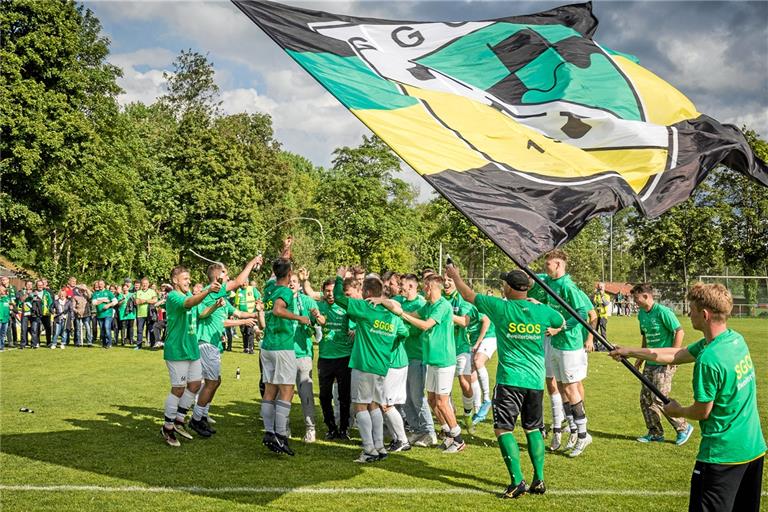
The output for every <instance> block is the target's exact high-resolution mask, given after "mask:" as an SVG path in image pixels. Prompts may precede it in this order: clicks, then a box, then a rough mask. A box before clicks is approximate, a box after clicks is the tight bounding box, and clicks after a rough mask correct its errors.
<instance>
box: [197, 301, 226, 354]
mask: <svg viewBox="0 0 768 512" xmlns="http://www.w3.org/2000/svg"><path fill="white" fill-rule="evenodd" d="M222 288H223V287H222ZM206 289H208V287H207V286H206ZM217 300H218V298H217V297H215V296H214V295H213V294H208V295H206V296H205V298H204V299H203V302H201V303H200V304H198V306H197V314H198V317H197V342H198V343H209V344H211V345H213V346H214V347H216V348H218V349H219V352H224V345H223V344H222V343H221V335H222V334H224V321H225V320H226V319H227V318H229V317H230V316H232V315H233V314H234V313H235V307H234V306H233V305H232V304H230V303H229V302H228V301H227V302H225V303H224V306H223V307H220V308H217V309H216V310H215V311H214V312H213V313H211V314H210V315H208V316H206V317H202V316H200V314H201V313H202V312H203V311H205V310H206V309H208V308H209V307H211V306H213V305H214V304H215V303H216V301H217Z"/></svg>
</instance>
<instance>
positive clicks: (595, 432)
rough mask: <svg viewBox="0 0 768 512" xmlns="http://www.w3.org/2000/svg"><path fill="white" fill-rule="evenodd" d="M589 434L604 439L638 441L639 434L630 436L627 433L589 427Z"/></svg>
mask: <svg viewBox="0 0 768 512" xmlns="http://www.w3.org/2000/svg"><path fill="white" fill-rule="evenodd" d="M589 434H590V435H591V436H592V437H600V438H603V439H620V440H622V441H635V442H637V438H638V436H628V435H625V434H616V433H614V432H601V431H599V430H593V429H589Z"/></svg>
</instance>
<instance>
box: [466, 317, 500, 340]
mask: <svg viewBox="0 0 768 512" xmlns="http://www.w3.org/2000/svg"><path fill="white" fill-rule="evenodd" d="M485 317H486V315H484V314H482V313H480V311H478V312H477V317H476V318H474V319H472V318H470V323H469V327H468V328H467V334H468V335H469V346H470V347H474V346H475V343H477V338H479V337H480V329H481V328H482V327H483V318H485ZM495 337H496V328H495V327H494V326H493V322H491V323H490V324H489V325H488V329H487V330H486V331H485V336H483V339H486V338H495Z"/></svg>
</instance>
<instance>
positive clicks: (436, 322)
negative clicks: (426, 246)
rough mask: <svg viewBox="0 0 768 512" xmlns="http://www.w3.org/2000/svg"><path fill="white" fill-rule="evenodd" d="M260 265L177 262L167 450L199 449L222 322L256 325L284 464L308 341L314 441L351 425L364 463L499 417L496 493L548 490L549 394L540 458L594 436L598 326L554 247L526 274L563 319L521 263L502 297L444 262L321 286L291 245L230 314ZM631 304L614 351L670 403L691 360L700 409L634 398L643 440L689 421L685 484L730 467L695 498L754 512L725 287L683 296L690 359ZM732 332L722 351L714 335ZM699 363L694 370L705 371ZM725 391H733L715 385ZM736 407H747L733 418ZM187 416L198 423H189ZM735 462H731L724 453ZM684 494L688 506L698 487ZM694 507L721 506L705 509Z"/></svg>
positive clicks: (303, 389)
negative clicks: (623, 342)
mask: <svg viewBox="0 0 768 512" xmlns="http://www.w3.org/2000/svg"><path fill="white" fill-rule="evenodd" d="M261 264H262V259H261V256H259V257H257V258H254V259H253V260H252V261H250V262H249V263H248V264H247V265H246V266H245V268H244V269H243V271H242V272H241V273H240V274H239V275H238V276H237V277H236V278H234V279H229V278H228V275H227V269H226V267H225V266H224V265H222V264H220V263H214V264H212V265H210V266H209V268H208V272H207V277H208V280H209V284H208V285H207V286H205V287H203V288H202V289H201V290H199V292H198V293H194V294H193V293H191V292H190V275H189V272H188V271H187V270H186V269H185V268H182V267H177V268H175V269H174V270H173V271H172V273H171V280H172V283H173V286H174V290H173V291H172V292H170V293H169V294H168V297H167V301H166V311H167V339H166V342H165V346H164V358H165V360H166V364H167V367H168V371H169V374H170V379H171V392H170V393H169V395H168V397H167V399H166V402H165V414H164V416H165V421H164V424H163V427H162V434H163V437H164V439H165V441H166V442H167V443H168V444H169V445H171V446H179V445H180V443H179V440H178V437H182V438H186V439H192V435H191V434H190V433H189V431H188V430H187V428H190V429H192V430H194V431H195V432H196V433H197V434H198V435H200V436H202V437H210V436H211V435H212V434H214V433H215V432H216V430H215V429H214V428H213V426H212V423H213V421H212V420H211V419H210V417H209V415H208V410H209V407H210V404H211V401H212V400H213V398H214V395H215V392H216V389H217V388H218V386H219V385H220V382H221V353H222V351H223V347H222V343H221V339H222V335H223V333H224V330H225V328H226V327H230V326H234V325H242V326H248V327H255V328H256V329H257V330H259V331H261V332H263V338H262V341H261V344H260V359H259V364H260V369H261V379H262V380H261V384H262V389H261V391H262V401H261V418H262V420H263V424H264V437H263V444H264V446H265V447H267V448H268V449H269V450H271V451H273V452H275V453H278V454H287V455H295V453H294V451H293V449H292V448H291V446H290V444H289V438H290V437H291V434H290V427H289V418H290V414H291V404H292V401H293V398H294V393H295V392H296V391H298V395H299V398H300V402H301V412H302V416H303V419H304V423H305V427H306V431H305V434H304V438H303V439H304V441H305V442H314V441H315V440H316V435H317V433H316V426H315V411H314V394H313V381H312V369H313V360H314V345H315V344H317V345H318V346H319V353H318V363H317V375H318V378H319V398H320V406H321V410H322V415H323V421H324V423H325V425H326V429H327V430H326V433H325V438H326V439H328V440H332V439H339V440H349V439H350V434H349V429H350V427H351V426H352V423H353V422H354V425H355V426H356V428H357V430H358V432H359V436H360V439H361V441H362V452H361V453H360V455H359V457H358V458H357V459H355V462H357V463H371V462H375V461H380V460H383V459H385V458H387V457H388V455H389V454H390V453H393V452H402V451H407V450H410V449H412V447H414V446H415V447H424V448H426V447H431V446H439V449H440V450H442V452H443V453H446V454H456V453H459V452H462V451H463V450H465V449H466V448H467V443H466V442H465V440H464V438H463V437H462V433H463V432H464V433H465V435H466V431H469V432H471V431H472V430H473V428H474V426H475V425H477V424H478V423H480V422H482V421H484V420H485V419H486V417H487V415H488V413H489V412H490V411H491V409H492V411H493V426H494V432H495V434H496V436H497V439H498V443H499V447H500V450H501V454H502V458H503V461H504V463H505V465H506V467H507V470H508V472H509V475H510V485H509V486H508V487H507V489H506V490H505V491H504V493H502V497H505V498H516V497H519V496H521V495H523V494H525V493H530V494H543V493H544V492H545V491H546V487H545V483H544V459H545V452H546V446H545V435H546V434H547V431H546V430H545V428H544V414H543V397H544V392H545V390H546V392H547V393H548V394H549V397H550V402H551V405H552V434H551V440H550V445H549V449H550V450H551V451H563V452H567V453H568V455H569V456H570V457H578V456H579V455H581V454H582V453H584V451H585V450H586V449H587V447H588V446H589V445H590V443H591V442H592V438H591V436H590V435H589V433H588V430H587V413H586V407H585V404H584V402H585V391H584V386H583V381H584V379H585V378H586V377H587V371H588V358H587V352H590V351H592V350H593V348H594V340H593V335H592V333H591V331H592V330H593V329H587V328H585V324H586V323H589V324H591V325H592V326H593V327H594V326H595V325H596V324H597V315H596V314H595V311H594V305H593V304H592V301H591V300H590V299H589V297H587V296H586V294H584V292H582V291H581V290H580V289H579V287H578V286H577V285H576V284H575V283H574V282H573V280H572V279H571V278H570V276H569V275H568V274H567V273H566V268H567V255H566V254H565V253H564V252H563V251H559V250H555V251H552V252H550V253H548V254H547V255H546V256H545V265H546V274H541V275H539V276H537V277H538V278H539V279H538V280H539V281H541V282H542V283H545V285H546V286H548V287H549V288H551V289H552V290H553V291H554V292H555V293H556V294H557V295H559V296H560V297H561V298H562V300H563V301H564V302H565V303H566V304H567V305H568V306H569V307H568V308H566V307H564V306H563V305H562V304H561V303H560V302H558V301H557V300H554V299H553V298H552V297H551V296H550V295H549V294H548V293H545V290H544V289H543V288H542V287H541V286H539V285H538V284H536V282H535V281H534V280H533V279H531V278H530V277H529V276H528V275H527V274H526V273H525V272H523V271H521V270H513V271H511V272H507V273H503V274H502V275H501V280H502V293H503V297H494V296H491V295H484V294H478V293H476V292H475V291H474V290H473V289H472V288H471V287H470V286H469V285H467V284H466V283H465V282H464V280H463V279H462V277H461V275H460V272H459V269H458V268H457V267H456V266H454V265H452V264H449V265H448V266H447V267H446V270H445V274H444V275H439V274H438V273H436V272H435V271H434V270H432V269H425V270H424V271H423V272H422V273H421V276H420V277H419V276H416V275H415V274H404V275H399V274H393V273H385V274H384V275H381V276H379V275H378V274H373V273H366V272H365V271H364V270H363V269H362V268H359V267H350V268H347V267H340V268H339V269H338V271H337V275H336V276H335V278H333V279H328V280H326V281H325V282H324V283H323V284H322V288H321V291H319V292H316V291H315V290H314V289H313V287H312V285H311V282H310V280H309V273H308V272H307V271H306V270H304V269H300V270H298V271H297V272H294V269H293V264H292V261H291V239H290V238H289V239H287V240H286V242H285V244H284V247H283V250H282V252H281V254H280V256H279V257H278V258H277V259H276V260H274V262H273V263H272V277H271V278H270V279H269V281H267V283H266V285H265V287H264V291H263V296H260V297H259V298H258V299H256V300H254V301H253V302H254V312H251V313H249V312H244V311H239V310H236V308H234V307H233V306H232V305H230V304H229V303H228V302H227V301H226V300H225V297H226V296H227V295H228V294H229V293H230V292H232V291H234V290H236V289H238V288H242V287H243V286H244V284H245V283H247V282H248V277H249V274H250V273H251V271H253V270H254V269H258V268H259V267H260V266H261ZM718 287H719V288H718ZM633 296H634V298H635V300H636V301H637V303H638V305H639V306H640V307H641V308H642V310H641V315H640V324H641V333H642V335H643V348H639V349H628V348H616V349H615V350H614V351H613V352H611V354H610V355H611V356H613V357H615V358H617V359H619V358H622V357H628V356H631V357H636V358H638V363H637V366H638V367H639V366H640V361H642V360H646V361H648V363H647V366H646V369H645V372H644V373H646V374H647V376H649V378H650V379H651V380H652V381H653V382H654V384H656V385H657V386H658V387H660V388H661V389H662V392H663V393H668V392H669V390H670V389H671V378H672V374H673V373H674V366H668V365H675V364H680V363H686V362H695V363H696V367H695V370H694V372H695V374H697V376H698V377H697V378H696V379H698V380H696V379H695V380H694V397H695V399H696V400H697V402H695V403H694V405H692V406H690V407H687V408H686V407H682V406H680V405H679V404H677V402H675V401H671V403H670V404H668V405H666V406H664V405H663V404H662V403H661V402H660V401H659V400H658V399H656V398H655V397H653V396H652V395H650V393H648V395H645V394H644V395H643V396H644V398H643V399H642V400H641V406H642V409H643V414H644V417H645V419H646V424H647V426H648V429H649V431H648V434H647V435H645V436H643V437H641V438H638V441H641V442H646V443H651V442H653V441H660V440H663V428H662V427H661V421H660V419H661V418H663V417H666V418H667V420H669V421H670V423H671V424H672V426H673V428H674V429H675V430H676V433H677V438H676V442H677V444H678V445H680V444H684V443H685V442H686V441H688V439H689V438H690V436H691V433H692V431H693V427H692V426H691V425H690V424H689V423H687V422H686V421H685V418H689V419H698V420H700V421H701V428H702V436H703V438H704V441H702V447H701V451H700V456H699V458H697V468H698V470H699V473H697V472H696V471H694V479H695V477H696V475H697V474H699V475H701V468H700V467H699V464H704V465H708V466H707V467H710V466H718V467H719V466H721V465H728V467H730V468H731V469H730V470H728V471H726V470H722V471H721V472H720V473H717V474H715V473H714V472H707V474H706V477H705V476H701V478H699V480H697V482H698V484H696V485H698V487H696V489H698V491H697V492H698V495H697V496H698V498H697V503H699V504H704V505H706V504H707V503H715V504H717V503H727V501H725V502H719V501H716V500H718V499H721V498H722V499H725V500H731V501H730V503H731V504H733V503H738V504H741V505H744V506H742V507H741V508H739V510H741V509H744V510H752V509H754V510H757V509H756V508H750V507H749V506H747V505H749V504H750V503H752V502H751V501H750V500H754V499H755V494H754V493H755V488H756V489H757V491H756V492H757V495H756V496H757V502H758V503H759V498H760V485H761V475H762V460H763V455H764V452H765V442H764V439H763V436H762V431H761V429H760V422H759V416H758V414H757V404H756V401H755V383H754V369H753V368H752V365H751V359H749V352H748V348H747V346H746V343H745V342H744V340H743V338H741V337H740V336H739V335H738V334H737V333H735V332H734V331H731V330H727V329H725V319H726V318H727V315H728V314H729V313H730V308H732V299H731V298H730V294H729V293H728V291H727V290H726V289H725V288H724V287H722V286H720V285H700V288H697V287H694V288H693V289H692V290H691V294H690V295H689V300H690V301H691V318H692V321H693V323H694V328H696V329H698V330H702V332H704V334H705V339H704V340H702V341H700V342H698V343H696V344H695V345H692V346H690V347H689V348H688V349H686V348H683V347H681V343H682V329H681V328H680V324H679V322H677V319H676V318H675V317H674V315H673V314H672V313H671V312H670V311H668V310H666V309H665V308H664V307H663V306H662V305H660V304H657V303H654V301H653V294H652V290H651V288H650V287H648V286H647V285H639V286H637V287H635V289H633ZM729 300H730V306H729V305H728V304H729V303H728V301H729ZM569 310H571V311H569ZM573 312H575V313H576V314H577V315H578V316H579V317H580V318H579V319H577V318H575V317H574V315H573V314H572V313H573ZM643 312H644V314H643ZM695 315H699V316H700V317H701V318H699V317H698V316H695ZM697 322H698V323H697ZM718 322H720V323H722V327H723V328H722V329H720V330H718V329H719V328H714V327H713V326H715V327H717V325H719V324H718ZM726 335H727V336H728V337H729V338H728V339H729V340H730V341H729V342H728V343H726V342H725V341H723V340H720V338H721V337H723V336H726ZM718 340H720V341H719V343H715V341H718ZM734 345H738V346H737V347H734ZM246 350H247V349H246ZM732 350H735V351H737V352H738V355H739V357H741V360H742V362H743V361H746V360H749V365H743V367H741V368H740V371H739V374H740V375H739V379H738V382H735V381H733V379H731V380H730V381H727V382H726V381H725V380H723V378H722V372H721V371H720V372H719V370H721V369H720V368H719V366H718V359H717V356H718V355H719V354H716V353H715V351H732ZM495 352H498V369H497V372H496V385H495V386H494V387H493V394H492V395H491V391H490V390H491V386H490V382H489V375H488V370H487V368H486V364H487V362H488V361H489V360H490V359H491V358H492V357H493V355H494V353H495ZM729 358H730V355H729ZM745 358H746V359H745ZM728 361H730V359H728ZM721 366H722V365H721ZM700 367H701V368H704V369H702V370H700V371H698V370H699V368H700ZM668 368H671V371H669V370H667V369H668ZM727 370H731V368H730V367H729V368H727ZM750 372H751V373H750ZM749 375H751V377H749ZM750 379H751V380H750ZM456 380H458V382H459V386H458V389H457V390H456V391H457V393H458V392H460V393H461V399H462V400H461V402H462V405H463V417H462V418H461V419H462V421H461V422H460V417H459V414H458V413H459V412H461V411H457V410H456V409H455V408H454V405H453V400H452V392H453V391H454V382H455V381H456ZM201 383H202V384H201ZM726 384H727V386H730V387H729V388H728V389H725V390H723V389H721V388H722V386H723V385H726ZM718 386H720V387H718ZM731 388H733V389H731ZM644 393H646V391H645V390H644ZM699 400H701V401H702V402H699ZM734 402H737V403H738V404H740V405H739V408H738V409H735V408H734V407H736V406H735V405H734ZM701 403H705V405H706V406H707V407H703V406H702V405H701ZM702 407H703V408H702ZM190 409H192V418H191V420H190V421H189V423H187V422H186V416H187V414H188V412H189V410H190ZM734 411H738V412H734ZM734 415H736V416H738V418H736V416H734ZM518 417H519V418H520V423H521V426H522V429H523V431H524V433H525V436H526V440H527V448H528V454H529V457H530V460H531V463H532V466H533V475H532V478H531V479H530V485H529V484H528V483H527V482H526V480H525V478H524V476H523V474H522V469H521V464H520V448H519V446H518V444H517V441H516V439H515V436H514V435H513V430H514V428H515V425H516V423H517V420H518ZM729 419H730V420H732V421H735V422H737V423H738V424H739V425H740V430H739V435H742V436H743V435H747V434H748V435H750V436H751V437H750V439H751V440H752V441H751V442H749V443H747V445H748V446H747V445H745V444H744V442H743V439H741V440H740V439H738V438H736V437H734V435H735V434H731V433H730V432H728V428H726V427H724V426H725V425H726V423H725V422H726V421H728V420H729ZM435 425H438V426H439V432H438V431H436V430H437V429H436V426H435ZM385 427H386V428H385ZM564 428H565V429H567V430H566V433H567V434H568V436H567V439H566V438H564V437H563V430H564ZM385 430H386V432H387V433H388V435H385ZM438 434H439V437H438ZM177 436H178V437H177ZM387 436H388V437H389V438H390V439H389V442H388V443H387V442H386V441H385V437H387ZM705 443H706V445H707V446H706V448H705ZM734 443H740V444H739V449H738V450H734V449H732V447H731V445H732V444H734ZM724 445H726V446H724ZM702 452H704V453H705V455H704V456H702ZM731 453H738V455H732V456H731V455H729V454H731ZM734 457H735V458H737V459H738V460H731V459H732V458H734ZM732 468H738V470H739V471H735V470H733V469H732ZM713 475H714V476H713ZM755 479H756V480H755ZM755 482H756V483H755ZM712 489H715V491H712ZM708 492H709V493H710V494H707V493H708ZM712 492H714V494H712ZM713 496H714V498H713ZM691 497H692V498H691V502H692V503H693V501H694V482H693V481H692V487H691ZM713 499H715V501H712V500H713ZM707 500H710V501H707ZM758 506H759V505H758ZM692 509H695V510H722V508H717V506H715V507H714V508H712V507H709V508H708V507H707V506H703V505H702V506H700V507H699V508H692Z"/></svg>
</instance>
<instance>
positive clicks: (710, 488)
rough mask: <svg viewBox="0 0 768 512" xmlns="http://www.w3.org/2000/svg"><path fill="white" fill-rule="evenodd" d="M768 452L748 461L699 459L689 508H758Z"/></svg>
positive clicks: (720, 511) (744, 511) (742, 511)
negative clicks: (711, 461)
mask: <svg viewBox="0 0 768 512" xmlns="http://www.w3.org/2000/svg"><path fill="white" fill-rule="evenodd" d="M764 459H765V456H763V457H760V458H758V459H755V460H753V461H750V462H745V463H744V464H710V463H707V462H699V461H696V465H695V466H694V467H693V475H692V476H691V498H690V501H689V503H688V511H689V512H710V511H711V512H715V511H717V512H730V511H734V512H736V511H737V512H753V511H754V512H758V510H760V492H761V486H762V480H763V460H764Z"/></svg>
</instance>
